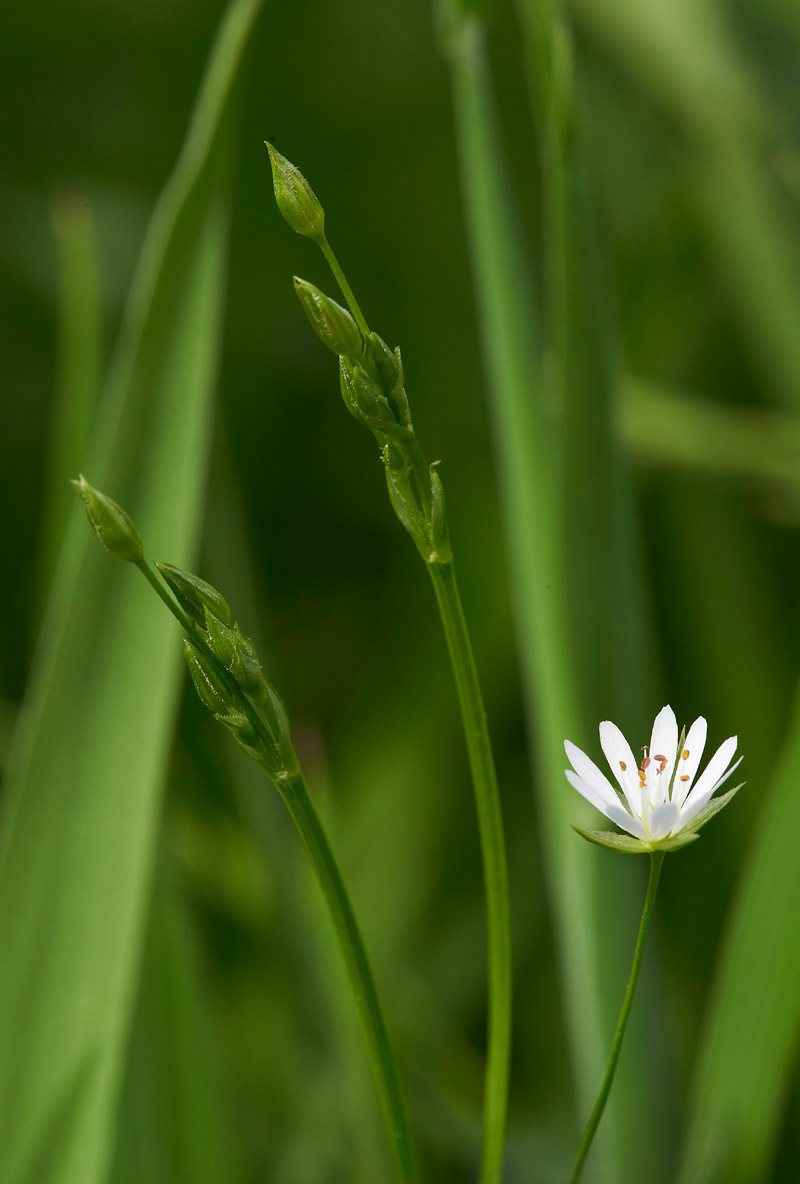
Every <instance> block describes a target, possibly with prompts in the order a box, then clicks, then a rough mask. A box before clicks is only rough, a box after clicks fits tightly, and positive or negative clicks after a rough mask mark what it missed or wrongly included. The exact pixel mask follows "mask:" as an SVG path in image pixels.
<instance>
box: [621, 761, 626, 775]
mask: <svg viewBox="0 0 800 1184" xmlns="http://www.w3.org/2000/svg"><path fill="white" fill-rule="evenodd" d="M619 767H620V768H621V769H622V772H623V773H624V772H625V770H626V769H627V767H628V766H627V765H626V764H625V762H624V761H620V762H619Z"/></svg>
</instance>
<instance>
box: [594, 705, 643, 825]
mask: <svg viewBox="0 0 800 1184" xmlns="http://www.w3.org/2000/svg"><path fill="white" fill-rule="evenodd" d="M600 745H601V747H602V749H603V752H604V753H605V757H606V760H607V761H608V763H609V765H610V767H611V772H612V773H613V774H614V776H615V777H616V779H617V781H618V782H619V784H620V789H621V790H622V792H623V793H624V794H625V797H626V798H627V801H628V805H629V806H630V808H631V810H632V811H633V813H634V814H641V812H642V795H641V791H640V790H639V773H638V769H637V765H636V757H635V756H634V755H633V753H632V751H631V746H630V744H629V743H628V741H627V740H626V739H625V737H624V736H623V734H622V732H621V731H620V730H619V728H618V727H617V725H616V724H612V722H611V720H610V719H604V720H603V722H602V723H601V724H600Z"/></svg>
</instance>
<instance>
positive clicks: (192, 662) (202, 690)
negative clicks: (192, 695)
mask: <svg viewBox="0 0 800 1184" xmlns="http://www.w3.org/2000/svg"><path fill="white" fill-rule="evenodd" d="M183 655H184V657H185V658H186V665H187V666H188V668H189V674H190V675H191V676H192V682H193V683H194V689H195V690H196V691H197V696H198V698H199V700H200V702H201V703H202V704H203V706H204V707H207V708H208V710H209V711H211V712H213V714H214V715H225V714H226V713H227V712H228V711H229V710H230V708H231V706H232V701H231V692H230V688H229V687H228V686H227V685H226V683H225V681H224V680H223V679H222V678H221V677H220V674H219V672H218V670H217V669H216V668H215V666H214V665H213V663H212V662H210V661H209V659H208V657H207V656H206V655H205V654H204V653H203V651H202V650H201V649H198V648H197V647H196V646H193V645H192V644H191V642H189V641H185V642H184V643H183Z"/></svg>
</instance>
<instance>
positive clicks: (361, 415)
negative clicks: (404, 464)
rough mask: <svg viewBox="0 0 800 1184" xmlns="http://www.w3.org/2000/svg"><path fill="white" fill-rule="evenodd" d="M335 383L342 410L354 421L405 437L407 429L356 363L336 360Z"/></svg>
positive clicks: (376, 386)
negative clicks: (337, 369)
mask: <svg viewBox="0 0 800 1184" xmlns="http://www.w3.org/2000/svg"><path fill="white" fill-rule="evenodd" d="M339 382H340V386H341V388H342V398H343V399H344V402H345V406H346V407H347V410H348V411H349V412H350V414H351V415H354V416H355V417H356V419H359V420H360V421H361V422H362V423H365V424H366V425H367V426H368V427H371V428H377V429H378V430H380V431H382V432H386V433H387V434H388V435H397V434H402V435H408V431H407V429H406V428H404V427H402V426H401V425H400V424H398V422H397V420H396V419H395V415H394V412H393V411H392V408H391V407H390V405H389V400H388V399H387V398H386V396H385V395H384V393H383V391H382V390H381V388H380V387H379V386H378V384H377V382H375V380H374V379H373V378H370V376H369V374H368V373H367V371H366V370H365V369H364V367H363V366H362V365H361V364H360V363H359V362H355V361H353V359H352V358H348V357H340V358H339Z"/></svg>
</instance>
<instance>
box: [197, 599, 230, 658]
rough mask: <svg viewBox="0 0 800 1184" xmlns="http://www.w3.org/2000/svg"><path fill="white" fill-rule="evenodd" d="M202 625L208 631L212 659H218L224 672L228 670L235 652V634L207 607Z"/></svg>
mask: <svg viewBox="0 0 800 1184" xmlns="http://www.w3.org/2000/svg"><path fill="white" fill-rule="evenodd" d="M203 624H204V625H205V627H206V629H207V631H208V644H209V646H210V647H211V650H212V652H213V654H214V657H215V658H218V659H219V661H220V662H221V663H222V665H223V666H224V667H225V669H226V670H230V669H231V664H232V663H233V656H234V653H235V652H236V634H235V633H234V631H233V629H230V628H229V627H228V626H227V625H226V624H225V623H224V622H223V621H220V620H219V619H218V618H217V617H216V616H215V615H214V613H212V612H211V610H210V609H209V608H208V606H206V612H205V617H204V619H203Z"/></svg>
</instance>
